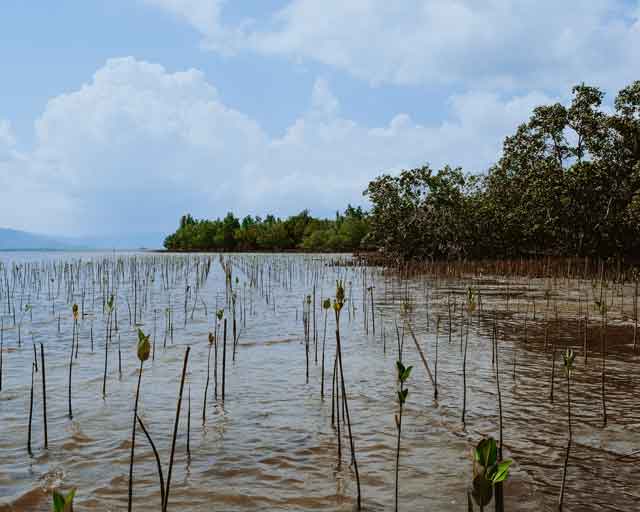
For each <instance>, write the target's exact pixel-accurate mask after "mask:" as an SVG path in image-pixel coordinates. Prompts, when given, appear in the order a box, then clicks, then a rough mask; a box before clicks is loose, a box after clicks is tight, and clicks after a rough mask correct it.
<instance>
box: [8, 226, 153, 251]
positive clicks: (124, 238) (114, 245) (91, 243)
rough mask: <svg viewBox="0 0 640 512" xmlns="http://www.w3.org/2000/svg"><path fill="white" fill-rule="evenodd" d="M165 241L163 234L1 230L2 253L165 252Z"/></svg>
mask: <svg viewBox="0 0 640 512" xmlns="http://www.w3.org/2000/svg"><path fill="white" fill-rule="evenodd" d="M164 238H165V235H164V234H162V233H138V234H124V235H105V236H84V237H74V238H71V237H56V236H48V235H39V234H36V233H29V232H27V231H19V230H17V229H7V228H0V251H18V250H24V251H34V250H53V251H72V250H111V249H117V250H125V249H143V248H144V249H161V248H162V244H163V242H164Z"/></svg>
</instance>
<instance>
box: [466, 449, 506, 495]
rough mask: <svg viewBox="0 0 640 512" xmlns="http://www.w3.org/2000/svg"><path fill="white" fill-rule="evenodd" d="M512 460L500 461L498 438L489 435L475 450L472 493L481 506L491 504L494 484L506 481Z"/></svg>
mask: <svg viewBox="0 0 640 512" xmlns="http://www.w3.org/2000/svg"><path fill="white" fill-rule="evenodd" d="M511 464H512V461H511V460H502V461H498V446H497V443H496V440H495V439H493V438H492V437H487V438H485V439H483V440H482V441H480V442H479V443H478V445H477V446H476V448H475V449H474V451H473V487H472V491H471V495H472V496H473V499H474V501H475V502H476V503H477V504H478V505H479V506H481V507H484V506H486V505H488V504H489V502H490V501H491V498H492V497H493V486H494V485H495V484H497V483H500V482H504V481H505V480H506V479H507V477H508V476H509V467H510V466H511Z"/></svg>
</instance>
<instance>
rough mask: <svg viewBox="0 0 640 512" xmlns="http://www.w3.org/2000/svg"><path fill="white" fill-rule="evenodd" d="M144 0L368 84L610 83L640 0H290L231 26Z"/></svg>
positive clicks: (637, 39) (628, 70)
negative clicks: (268, 13) (267, 13)
mask: <svg viewBox="0 0 640 512" xmlns="http://www.w3.org/2000/svg"><path fill="white" fill-rule="evenodd" d="M146 1H147V2H148V3H151V4H154V5H156V6H158V7H160V8H164V9H165V10H168V11H170V12H172V13H173V14H177V15H179V16H181V17H182V18H184V19H187V20H188V21H189V22H190V23H191V24H192V25H193V26H194V27H195V28H196V29H197V30H199V31H200V32H201V33H202V35H203V39H204V41H203V45H204V46H205V47H209V48H211V49H214V50H217V51H224V52H227V53H228V52H231V51H242V50H249V51H254V52H257V53H259V54H265V55H281V56H285V57H290V58H293V59H308V60H311V61H316V62H320V63H322V64H326V65H329V66H332V67H335V68H338V69H342V70H344V71H346V72H348V73H350V74H352V75H354V76H357V77H359V78H361V79H364V80H366V81H369V82H372V83H394V84H452V83H454V84H463V85H465V86H467V87H469V88H479V87H482V88H493V89H496V88H498V89H501V90H506V89H512V88H521V87H534V88H546V89H550V90H554V91H557V90H561V91H565V90H566V89H567V87H569V86H571V85H575V84H576V83H579V82H581V81H583V80H584V81H587V82H592V83H595V84H596V85H600V86H602V87H605V88H607V89H615V88H619V87H621V86H623V85H626V84H627V83H628V82H630V81H631V80H633V79H636V78H637V76H638V71H639V70H640V68H639V64H638V63H639V62H640V7H638V6H637V4H636V5H635V6H634V5H633V4H631V3H630V2H628V1H627V0H613V1H604V0H594V1H590V2H581V3H580V5H579V6H576V4H575V3H574V2H557V1H556V0H523V1H519V2H513V1H511V0H480V1H478V0H404V1H402V2H389V1H388V0H350V1H344V0H323V1H322V2H318V1H317V0H289V2H288V3H287V4H286V6H285V7H284V8H283V9H281V10H280V11H278V12H274V13H272V15H271V16H270V17H268V18H265V19H263V20H249V19H247V20H246V21H245V22H242V23H240V24H238V25H237V26H230V25H226V24H224V23H223V21H222V18H221V12H222V9H223V7H224V6H223V3H222V2H221V1H219V0H146Z"/></svg>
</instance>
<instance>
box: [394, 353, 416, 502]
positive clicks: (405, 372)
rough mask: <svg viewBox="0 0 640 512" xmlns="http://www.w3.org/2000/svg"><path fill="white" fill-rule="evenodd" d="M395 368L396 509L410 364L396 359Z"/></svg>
mask: <svg viewBox="0 0 640 512" xmlns="http://www.w3.org/2000/svg"><path fill="white" fill-rule="evenodd" d="M396 369H397V370H398V387H399V389H398V414H396V416H395V420H396V429H397V430H398V442H397V445H396V494H395V510H396V512H397V511H398V478H399V471H400V436H401V434H402V411H403V409H404V404H405V402H406V401H407V397H408V396H409V389H407V388H406V387H405V383H406V382H407V380H408V379H409V376H410V375H411V370H412V369H413V367H412V366H407V367H405V366H404V365H403V364H402V361H396Z"/></svg>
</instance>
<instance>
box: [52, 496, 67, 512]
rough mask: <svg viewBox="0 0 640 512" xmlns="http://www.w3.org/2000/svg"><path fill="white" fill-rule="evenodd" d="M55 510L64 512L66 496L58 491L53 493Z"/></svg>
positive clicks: (55, 511)
mask: <svg viewBox="0 0 640 512" xmlns="http://www.w3.org/2000/svg"><path fill="white" fill-rule="evenodd" d="M53 510H54V512H63V511H64V496H62V494H60V493H59V492H58V491H53Z"/></svg>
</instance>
